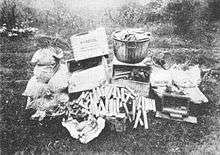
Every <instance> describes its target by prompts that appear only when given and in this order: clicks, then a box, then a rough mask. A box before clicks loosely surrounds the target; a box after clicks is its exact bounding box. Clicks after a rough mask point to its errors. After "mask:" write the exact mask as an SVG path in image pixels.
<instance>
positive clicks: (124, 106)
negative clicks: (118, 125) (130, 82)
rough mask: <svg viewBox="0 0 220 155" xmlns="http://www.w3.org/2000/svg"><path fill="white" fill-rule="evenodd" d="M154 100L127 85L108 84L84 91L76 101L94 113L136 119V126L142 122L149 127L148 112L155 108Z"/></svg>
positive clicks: (130, 119)
mask: <svg viewBox="0 0 220 155" xmlns="http://www.w3.org/2000/svg"><path fill="white" fill-rule="evenodd" d="M150 101H151V102H150ZM152 101H154V100H151V99H148V98H146V97H143V96H139V95H138V94H136V93H135V91H134V90H132V89H131V88H129V87H127V86H126V87H121V86H118V85H114V84H108V85H103V86H101V87H96V88H94V89H92V90H90V91H85V92H82V94H81V95H80V97H79V98H78V99H77V100H76V101H75V102H76V103H77V104H79V105H80V106H82V107H83V108H85V109H86V110H88V112H89V113H91V114H93V115H96V116H102V117H107V118H108V117H115V118H128V120H129V121H130V122H132V121H135V124H134V128H136V127H137V125H138V122H140V124H141V125H144V126H145V128H146V129H147V128H148V122H147V112H148V111H150V110H154V109H155V103H154V102H152ZM141 114H142V115H143V118H144V122H143V121H142V119H141Z"/></svg>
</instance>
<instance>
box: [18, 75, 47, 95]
mask: <svg viewBox="0 0 220 155" xmlns="http://www.w3.org/2000/svg"><path fill="white" fill-rule="evenodd" d="M48 90H49V89H48V85H47V84H45V83H42V82H39V80H37V78H36V76H33V77H32V78H31V79H30V80H29V81H28V83H27V86H26V89H25V91H24V93H23V94H22V95H24V96H29V97H32V98H33V99H34V98H38V97H41V96H43V95H44V94H45V93H46V92H47V91H48Z"/></svg>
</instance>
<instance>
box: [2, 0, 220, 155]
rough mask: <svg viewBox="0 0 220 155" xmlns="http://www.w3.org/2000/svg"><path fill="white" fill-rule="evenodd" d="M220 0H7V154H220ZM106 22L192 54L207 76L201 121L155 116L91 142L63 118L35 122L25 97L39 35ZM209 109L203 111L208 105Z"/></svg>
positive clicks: (65, 33)
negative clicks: (140, 125)
mask: <svg viewBox="0 0 220 155" xmlns="http://www.w3.org/2000/svg"><path fill="white" fill-rule="evenodd" d="M219 21H220V1H219V0H148V1H144V0H137V1H134V0H133V1H132V0H122V1H117V0H109V1H107V2H106V1H104V0H94V1H89V0H82V1H78V0H73V1H70V0H48V1H43V0H30V1H28V0H0V78H1V80H0V86H1V87H0V101H1V104H0V123H1V125H0V131H1V133H0V136H1V137H0V139H1V142H0V144H1V149H0V153H2V154H12V153H15V152H16V151H27V152H34V153H36V152H49V151H52V152H54V153H61V152H66V151H74V152H76V153H77V152H78V153H79V152H88V151H98V152H104V151H109V152H112V151H113V152H114V153H117V152H123V153H125V154H133V153H134V152H145V153H149V154H198V155H200V154H202V153H204V154H220V121H219V120H220V102H219V97H220V85H219V84H220V79H219V70H218V69H219V67H220V65H219V63H218V62H219V60H220V41H219V40H220V30H219V26H220V22H219ZM99 26H104V27H105V28H106V30H107V34H108V37H109V46H110V48H112V47H111V46H112V39H111V34H112V32H114V31H115V30H120V29H122V28H125V27H142V28H144V29H146V30H147V31H150V32H152V34H153V40H152V41H151V42H150V49H151V50H152V51H153V52H158V51H161V50H167V51H170V52H171V53H172V54H173V55H174V56H175V59H176V60H177V62H178V63H182V62H183V61H186V60H187V59H190V60H192V61H191V63H192V64H199V65H200V67H201V68H206V69H207V68H211V69H212V70H213V71H211V72H208V73H206V74H204V76H203V77H202V83H201V85H200V88H201V90H202V91H203V93H204V94H205V95H206V96H207V97H208V99H209V101H210V102H209V103H208V104H207V105H204V107H202V108H201V109H200V110H199V111H200V112H201V115H200V116H198V118H199V123H198V124H188V123H183V122H173V121H169V120H160V119H155V118H154V117H150V118H151V121H150V129H149V130H147V131H146V130H144V129H142V128H138V129H136V130H132V129H131V128H128V130H127V131H126V132H125V133H115V132H112V131H109V129H108V128H106V129H105V130H104V131H103V132H102V134H101V135H100V136H99V137H98V138H96V139H95V140H94V141H93V142H91V143H89V144H87V145H83V144H80V143H79V142H78V141H77V140H74V139H72V138H71V137H70V135H69V133H68V132H67V130H66V129H65V128H63V127H62V126H61V124H60V120H59V119H57V120H49V119H48V120H45V121H43V122H37V121H33V120H30V119H29V117H30V116H31V114H32V113H33V111H26V110H25V109H24V107H25V104H26V98H25V97H23V96H21V94H22V92H23V91H24V89H25V86H26V83H27V81H26V80H28V79H30V77H31V76H32V69H33V67H32V66H30V64H29V61H30V59H31V56H32V55H33V53H34V52H35V51H36V50H37V48H38V47H37V46H36V44H35V39H34V36H35V34H48V35H52V36H59V37H61V38H63V39H64V40H66V41H67V42H69V38H70V36H71V35H73V34H75V33H79V32H83V31H86V30H91V29H94V28H96V27H99ZM202 109H203V110H202Z"/></svg>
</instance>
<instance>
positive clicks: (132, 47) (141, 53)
mask: <svg viewBox="0 0 220 155" xmlns="http://www.w3.org/2000/svg"><path fill="white" fill-rule="evenodd" d="M113 39H114V42H113V50H114V54H115V57H116V58H117V59H118V60H119V61H121V62H124V63H131V64H135V63H139V62H141V61H142V60H144V58H146V56H147V54H148V45H149V41H150V39H146V40H141V41H135V42H134V41H133V42H131V41H129V42H127V41H122V40H118V39H116V38H114V37H113Z"/></svg>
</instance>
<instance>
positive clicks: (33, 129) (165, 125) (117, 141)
mask: <svg viewBox="0 0 220 155" xmlns="http://www.w3.org/2000/svg"><path fill="white" fill-rule="evenodd" d="M1 45H2V44H1ZM2 47H3V46H1V51H0V52H1V61H0V63H1V64H0V73H1V74H0V77H1V81H0V85H1V87H0V94H1V95H0V100H1V105H0V111H1V115H0V119H1V122H0V123H1V125H0V130H1V151H2V154H12V153H14V152H16V151H27V152H34V153H39V152H43V151H44V152H49V151H50V152H53V153H55V152H56V153H61V152H66V151H73V152H75V153H76V154H77V153H80V152H88V151H95V152H105V151H108V152H114V153H119V152H120V153H125V154H134V152H144V153H145V154H190V153H192V154H201V153H202V152H207V154H208V153H209V154H218V153H219V152H220V148H219V137H220V136H219V131H218V130H219V129H220V128H219V127H220V122H219V118H220V110H219V109H220V107H219V105H220V104H218V103H217V102H218V97H219V96H218V95H219V94H220V93H219V91H220V89H219V87H217V86H218V84H219V83H220V79H219V78H218V77H216V76H217V75H214V74H210V75H209V76H208V77H206V78H204V79H203V82H202V84H201V86H200V87H201V90H202V91H203V92H204V93H205V95H206V96H207V97H208V98H209V100H210V103H208V104H207V105H204V106H203V107H202V109H203V110H201V109H198V110H200V111H201V115H200V116H199V117H198V120H199V123H198V124H190V123H184V122H175V121H170V120H163V119H157V118H154V117H153V114H150V115H149V117H150V122H149V125H150V129H149V130H144V129H143V128H142V127H139V128H137V129H135V130H134V129H132V126H128V129H127V131H126V132H124V133H116V132H114V131H110V129H109V127H108V125H107V126H106V128H105V129H104V131H103V132H102V133H101V135H100V136H99V137H98V138H96V139H94V140H93V141H92V142H90V143H88V144H86V145H85V144H81V143H80V142H79V141H78V140H75V139H72V138H71V136H70V135H69V133H68V131H67V130H66V129H65V128H64V127H62V125H61V123H60V119H59V118H58V119H53V120H50V119H47V120H44V121H43V122H38V121H33V120H30V119H29V118H30V116H31V114H32V113H33V111H31V110H28V111H26V110H24V107H25V104H26V98H25V97H23V96H22V95H21V94H22V92H23V91H24V89H25V87H26V84H27V81H17V80H24V79H29V78H30V77H31V74H32V72H31V69H32V68H31V66H30V65H29V64H28V62H29V60H30V58H31V56H32V53H33V52H32V51H34V50H35V48H33V47H34V46H33V44H31V43H29V42H26V43H24V42H9V44H4V47H3V48H2ZM219 47H220V45H219ZM24 51H25V53H24ZM175 51H179V52H175ZM175 51H173V52H174V54H175V55H176V58H177V59H182V56H184V55H185V56H186V55H187V54H186V53H187V50H186V49H178V50H175ZM188 52H189V53H193V52H192V51H190V50H188ZM3 53H4V54H3ZM6 53H10V54H6ZM183 53H184V54H183ZM199 54H200V56H199ZM194 55H196V56H197V57H196V56H195V62H198V63H201V65H205V66H208V67H210V66H213V62H212V59H208V58H209V56H207V51H206V50H201V51H198V53H196V52H195V53H194ZM216 83H217V84H216Z"/></svg>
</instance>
